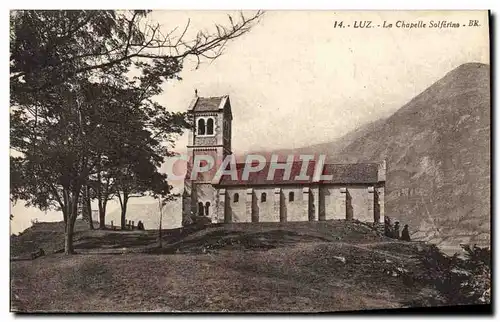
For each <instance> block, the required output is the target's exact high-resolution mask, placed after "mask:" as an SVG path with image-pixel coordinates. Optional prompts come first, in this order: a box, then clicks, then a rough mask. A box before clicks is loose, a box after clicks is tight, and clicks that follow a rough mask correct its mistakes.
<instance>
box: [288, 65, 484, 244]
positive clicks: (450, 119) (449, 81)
mask: <svg viewBox="0 0 500 322" xmlns="http://www.w3.org/2000/svg"><path fill="white" fill-rule="evenodd" d="M489 70H490V66H489V65H484V64H478V63H469V64H464V65H461V66H459V67H458V68H456V69H455V70H453V71H451V72H449V73H448V74H447V75H445V76H444V77H443V78H442V79H440V80H439V81H437V82H436V83H435V84H433V85H432V86H430V87H429V88H428V89H426V90H425V91H424V92H422V93H421V94H419V95H418V96H416V97H415V98H414V99H412V100H411V101H410V102H408V103H407V104H406V105H404V106H403V107H402V108H401V109H399V110H398V111H397V112H396V113H394V114H393V115H392V116H390V117H388V118H387V119H383V120H380V121H377V122H375V123H371V124H369V125H367V126H365V127H363V128H361V129H359V130H357V131H355V132H354V133H351V134H349V135H347V136H346V137H344V138H341V139H339V140H336V141H334V142H333V143H332V144H330V145H328V144H325V145H321V146H320V147H321V149H323V148H325V149H328V148H330V151H328V153H330V154H331V155H332V157H331V160H332V161H334V162H363V161H377V160H383V159H385V160H386V161H387V167H388V175H387V186H386V187H387V191H386V214H387V215H389V216H391V217H394V218H398V219H400V220H402V221H403V222H407V223H409V224H410V228H411V229H412V231H413V232H415V233H416V234H415V235H414V236H415V237H418V238H422V239H426V240H430V241H432V242H434V243H439V244H441V245H444V246H446V245H458V244H459V243H479V244H489V239H490V224H489V222H490V152H491V151H490V71H489ZM339 147H340V148H339ZM313 148H314V147H313ZM314 150H315V149H314ZM309 151H310V148H304V149H299V150H296V151H295V152H296V153H304V152H305V153H307V152H309ZM315 151H316V150H315ZM319 152H321V151H319Z"/></svg>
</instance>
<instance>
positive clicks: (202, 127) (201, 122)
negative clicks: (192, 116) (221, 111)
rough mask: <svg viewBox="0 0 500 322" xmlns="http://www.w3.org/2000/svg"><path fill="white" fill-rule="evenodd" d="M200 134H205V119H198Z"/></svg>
mask: <svg viewBox="0 0 500 322" xmlns="http://www.w3.org/2000/svg"><path fill="white" fill-rule="evenodd" d="M198 135H205V119H199V120H198Z"/></svg>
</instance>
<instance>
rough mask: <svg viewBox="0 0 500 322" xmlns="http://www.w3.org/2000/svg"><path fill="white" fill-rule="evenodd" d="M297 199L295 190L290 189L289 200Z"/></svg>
mask: <svg viewBox="0 0 500 322" xmlns="http://www.w3.org/2000/svg"><path fill="white" fill-rule="evenodd" d="M294 200H295V194H294V193H293V191H290V192H289V193H288V201H290V202H291V201H294Z"/></svg>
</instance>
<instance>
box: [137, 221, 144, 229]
mask: <svg viewBox="0 0 500 322" xmlns="http://www.w3.org/2000/svg"><path fill="white" fill-rule="evenodd" d="M137 229H138V230H144V224H143V223H142V221H140V220H139V222H138V223H137Z"/></svg>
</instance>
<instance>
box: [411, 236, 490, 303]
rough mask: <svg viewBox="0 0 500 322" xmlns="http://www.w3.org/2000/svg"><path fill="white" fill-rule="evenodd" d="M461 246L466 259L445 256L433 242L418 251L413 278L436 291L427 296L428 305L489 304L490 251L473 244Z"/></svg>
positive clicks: (456, 255)
mask: <svg viewBox="0 0 500 322" xmlns="http://www.w3.org/2000/svg"><path fill="white" fill-rule="evenodd" d="M462 248H463V249H464V251H465V258H460V257H459V256H458V254H455V255H453V256H447V255H445V254H443V253H442V252H441V251H440V250H439V248H438V247H437V246H436V245H430V246H429V247H427V248H425V249H423V250H422V251H421V252H420V254H419V258H420V261H419V264H418V266H417V267H416V269H415V271H414V275H415V276H414V277H415V278H416V279H417V280H419V281H422V282H424V283H425V284H427V285H428V286H430V287H431V288H435V289H436V290H437V291H438V296H437V297H433V298H429V299H427V301H428V302H429V304H430V305H465V304H487V303H490V301H491V298H490V296H491V295H490V292H491V291H490V289H491V251H490V250H489V249H488V248H481V247H477V246H476V245H474V246H473V247H471V246H469V245H462Z"/></svg>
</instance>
